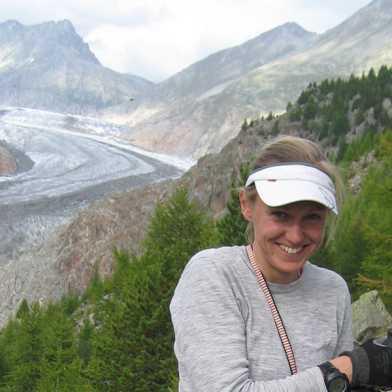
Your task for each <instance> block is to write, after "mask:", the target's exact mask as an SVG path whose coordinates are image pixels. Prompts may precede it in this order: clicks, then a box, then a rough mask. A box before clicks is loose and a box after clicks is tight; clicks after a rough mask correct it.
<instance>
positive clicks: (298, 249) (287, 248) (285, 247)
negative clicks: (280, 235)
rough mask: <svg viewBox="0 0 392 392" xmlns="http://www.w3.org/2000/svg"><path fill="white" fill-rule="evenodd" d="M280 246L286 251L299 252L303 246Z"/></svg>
mask: <svg viewBox="0 0 392 392" xmlns="http://www.w3.org/2000/svg"><path fill="white" fill-rule="evenodd" d="M279 246H280V248H281V249H283V250H284V251H285V252H286V253H298V252H299V251H300V250H301V249H302V246H301V247H300V248H289V247H288V246H284V245H279Z"/></svg>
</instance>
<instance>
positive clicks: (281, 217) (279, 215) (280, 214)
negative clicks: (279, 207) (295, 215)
mask: <svg viewBox="0 0 392 392" xmlns="http://www.w3.org/2000/svg"><path fill="white" fill-rule="evenodd" d="M271 215H272V216H273V217H274V218H275V219H276V220H278V221H285V220H287V219H288V218H289V214H288V213H287V212H285V211H273V212H272V213H271Z"/></svg>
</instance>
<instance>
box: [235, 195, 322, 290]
mask: <svg viewBox="0 0 392 392" xmlns="http://www.w3.org/2000/svg"><path fill="white" fill-rule="evenodd" d="M240 199H241V207H242V213H243V215H244V217H245V219H247V220H248V221H250V222H252V223H253V228H254V234H255V248H254V252H255V257H256V261H257V263H258V264H259V265H260V267H261V269H262V271H263V273H264V275H265V277H266V279H267V280H268V281H270V282H276V283H289V282H292V281H294V280H296V279H297V278H298V274H299V273H300V271H301V270H302V267H303V266H304V264H305V262H306V260H308V258H309V257H310V256H311V255H312V254H313V253H314V252H315V251H316V250H317V248H318V247H319V245H320V243H321V241H322V239H323V234H324V227H325V220H326V216H327V209H326V208H325V207H324V206H322V205H320V204H318V203H315V202H311V201H301V202H296V203H292V204H287V205H285V206H282V207H268V206H267V205H266V204H264V203H263V202H262V200H261V199H260V198H259V197H257V198H256V201H255V202H254V203H250V202H249V201H247V200H246V198H245V194H244V193H243V192H242V193H241V195H240Z"/></svg>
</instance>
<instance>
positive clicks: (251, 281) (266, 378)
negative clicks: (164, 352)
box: [170, 247, 353, 392]
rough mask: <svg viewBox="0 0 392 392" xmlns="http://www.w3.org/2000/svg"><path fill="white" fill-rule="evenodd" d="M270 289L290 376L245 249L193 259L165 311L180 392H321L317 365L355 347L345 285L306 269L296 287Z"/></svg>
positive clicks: (324, 272) (219, 251) (326, 273)
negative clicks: (287, 345)
mask: <svg viewBox="0 0 392 392" xmlns="http://www.w3.org/2000/svg"><path fill="white" fill-rule="evenodd" d="M269 287H270V289H271V292H272V295H273V297H274V300H275V303H276V305H277V307H278V310H279V313H280V315H281V317H282V320H283V323H284V325H285V327H286V331H287V334H288V336H289V339H290V341H291V344H292V347H293V351H294V355H295V359H296V362H297V368H298V373H297V374H296V375H294V376H291V374H290V369H289V366H288V362H287V359H286V356H285V353H284V351H283V348H282V344H281V342H280V339H279V336H278V333H277V331H276V327H275V324H274V322H273V319H272V315H271V311H270V308H269V307H268V305H267V303H266V301H265V297H264V295H263V293H262V291H261V289H260V286H259V285H258V283H257V280H256V275H255V274H254V271H253V269H252V267H251V265H250V263H249V260H248V257H247V255H246V250H245V247H225V248H219V249H209V250H205V251H202V252H200V253H198V254H197V255H195V256H194V257H192V259H191V260H190V261H189V263H188V265H187V266H186V268H185V270H184V272H183V274H182V276H181V278H180V280H179V282H178V285H177V288H176V290H175V293H174V296H173V299H172V302H171V304H170V311H171V316H172V322H173V326H174V332H175V344H174V350H175V354H176V356H177V360H178V368H179V376H180V384H179V391H180V392H294V391H298V392H318V391H320V392H326V388H325V385H324V381H323V377H322V374H321V371H320V369H319V368H318V367H317V366H316V365H317V364H320V363H322V362H324V361H326V360H329V359H332V358H333V357H335V356H337V355H338V354H339V353H340V352H342V351H344V350H351V349H352V347H353V338H352V331H351V303H350V302H351V301H350V294H349V291H348V288H347V285H346V283H345V281H344V280H343V279H342V278H341V277H340V276H339V275H337V274H336V273H335V272H332V271H329V270H327V269H324V268H320V267H317V266H315V265H313V264H311V263H310V262H307V263H306V264H305V266H304V270H303V273H302V275H301V277H300V278H299V279H297V280H296V281H295V282H292V283H290V284H276V283H269Z"/></svg>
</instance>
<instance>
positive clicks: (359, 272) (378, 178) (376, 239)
mask: <svg viewBox="0 0 392 392" xmlns="http://www.w3.org/2000/svg"><path fill="white" fill-rule="evenodd" d="M370 151H375V156H376V161H377V163H376V164H374V165H373V166H371V167H370V169H369V171H368V173H367V175H366V176H365V177H364V179H363V181H362V186H361V190H360V192H359V193H358V194H357V195H351V194H349V195H347V197H346V201H345V204H344V208H343V210H342V211H341V212H340V216H339V223H338V226H337V231H336V234H335V239H334V241H332V242H331V244H330V245H329V246H328V248H327V249H325V250H324V251H323V252H321V253H320V254H318V255H317V256H316V258H315V260H317V262H318V263H319V264H321V265H323V266H327V267H329V268H332V269H334V270H336V271H337V272H339V273H340V274H341V275H342V276H343V277H344V278H345V279H346V281H347V282H348V284H349V287H350V289H351V291H352V294H353V296H354V298H356V297H358V296H359V295H360V294H361V293H363V292H364V291H365V290H368V289H374V288H376V289H378V290H379V292H380V293H381V295H382V296H383V299H384V301H385V303H386V305H387V306H388V307H389V309H392V267H391V263H390V260H391V259H392V226H391V223H390V222H392V178H391V176H390V173H391V170H392V132H391V131H388V132H384V133H382V134H375V133H374V132H368V133H366V134H364V135H363V137H362V138H359V139H357V140H356V141H354V142H353V143H352V144H351V145H349V146H348V148H347V149H346V152H345V154H344V156H343V159H342V164H343V165H344V166H345V167H346V168H348V167H349V165H350V163H351V162H352V160H357V159H359V158H360V157H362V156H363V155H364V154H366V153H368V152H370Z"/></svg>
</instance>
